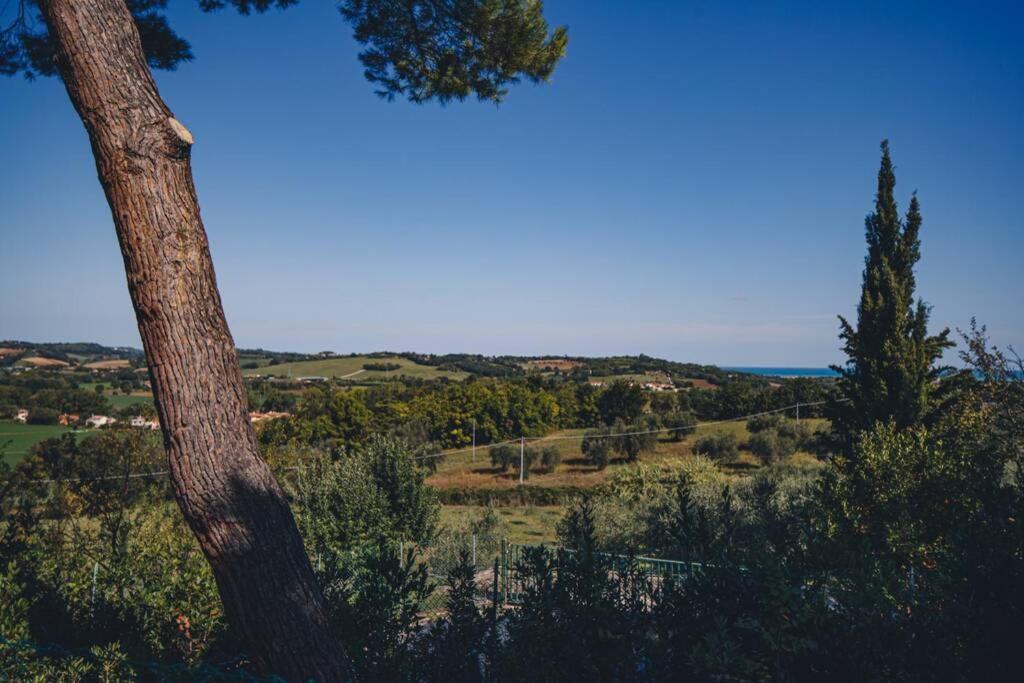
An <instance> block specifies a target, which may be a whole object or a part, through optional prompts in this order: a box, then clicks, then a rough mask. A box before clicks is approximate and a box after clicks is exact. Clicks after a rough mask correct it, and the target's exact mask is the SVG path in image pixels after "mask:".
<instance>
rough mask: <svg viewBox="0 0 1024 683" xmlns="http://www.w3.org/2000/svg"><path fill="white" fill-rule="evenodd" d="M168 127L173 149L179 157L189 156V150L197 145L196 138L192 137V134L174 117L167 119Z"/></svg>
mask: <svg viewBox="0 0 1024 683" xmlns="http://www.w3.org/2000/svg"><path fill="white" fill-rule="evenodd" d="M167 126H168V128H170V131H171V135H170V138H171V144H172V146H173V148H174V149H175V150H176V151H177V153H178V154H179V155H181V156H187V155H188V153H189V150H190V149H192V145H193V144H195V138H193V137H192V133H190V132H189V130H188V128H186V127H185V126H183V125H182V123H181V121H179V120H178V119H176V118H174V117H173V116H171V117H169V118H168V119H167Z"/></svg>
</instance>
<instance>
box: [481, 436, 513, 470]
mask: <svg viewBox="0 0 1024 683" xmlns="http://www.w3.org/2000/svg"><path fill="white" fill-rule="evenodd" d="M488 453H489V454H490V456H491V467H494V468H497V469H499V470H501V471H502V472H507V471H508V469H509V468H510V467H512V466H513V464H518V463H519V448H518V447H517V446H513V445H512V444H508V443H503V444H498V445H497V446H491V447H490V449H488Z"/></svg>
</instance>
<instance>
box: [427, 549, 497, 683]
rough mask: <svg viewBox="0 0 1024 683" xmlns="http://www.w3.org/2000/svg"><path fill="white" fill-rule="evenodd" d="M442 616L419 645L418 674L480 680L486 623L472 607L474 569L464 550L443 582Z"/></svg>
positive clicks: (485, 651)
mask: <svg viewBox="0 0 1024 683" xmlns="http://www.w3.org/2000/svg"><path fill="white" fill-rule="evenodd" d="M446 583H447V589H448V591H447V593H448V594H447V598H446V600H445V614H444V616H443V617H441V618H440V619H438V620H437V621H436V622H434V623H433V624H432V625H431V627H430V630H429V633H428V634H427V637H426V638H424V639H423V640H422V641H421V643H420V648H421V653H420V660H421V662H422V664H421V666H420V667H419V669H418V670H419V672H420V674H421V676H422V677H423V679H425V680H431V681H440V680H445V681H459V682H463V681H465V682H469V681H482V680H485V679H484V676H483V672H484V670H485V668H484V666H485V664H486V662H484V661H481V660H482V659H483V658H485V657H486V655H487V654H488V650H489V649H491V648H489V647H488V646H490V645H492V642H491V641H492V639H491V638H489V635H490V633H491V632H492V631H493V630H494V620H493V619H492V620H491V621H490V623H489V621H488V620H487V619H486V618H485V617H484V616H483V615H482V614H481V613H480V611H479V610H478V609H477V606H476V566H475V565H474V564H473V562H472V560H471V557H470V554H469V552H468V551H466V550H463V551H462V552H461V553H460V555H459V561H458V563H457V564H456V565H455V568H454V570H453V571H452V572H451V573H450V574H449V576H448V579H447V582H446Z"/></svg>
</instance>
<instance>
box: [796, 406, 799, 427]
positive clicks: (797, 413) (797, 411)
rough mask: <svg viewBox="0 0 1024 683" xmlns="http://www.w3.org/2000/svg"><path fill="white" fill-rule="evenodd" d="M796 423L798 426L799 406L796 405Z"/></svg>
mask: <svg viewBox="0 0 1024 683" xmlns="http://www.w3.org/2000/svg"><path fill="white" fill-rule="evenodd" d="M796 423H797V424H800V404H799V403H797V404H796Z"/></svg>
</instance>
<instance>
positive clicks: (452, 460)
mask: <svg viewBox="0 0 1024 683" xmlns="http://www.w3.org/2000/svg"><path fill="white" fill-rule="evenodd" d="M805 422H807V423H808V424H809V425H810V426H811V427H812V428H813V427H818V426H820V425H822V424H824V420H820V419H818V420H806V421H805ZM584 431H585V430H582V429H568V430H561V431H559V432H555V433H554V434H551V435H549V436H548V437H546V438H544V439H540V440H534V441H529V442H528V444H529V445H538V444H540V445H547V444H551V445H553V446H555V447H556V448H557V449H558V450H559V452H560V453H561V454H562V461H561V463H560V464H559V465H558V466H557V467H556V468H555V469H554V471H553V472H545V471H543V470H535V471H532V472H531V473H530V476H529V479H528V480H527V483H528V484H529V485H530V486H532V487H542V488H557V489H563V490H564V489H587V488H591V487H594V486H597V485H599V484H602V483H604V482H605V481H606V480H607V479H608V478H609V477H610V476H611V475H612V474H613V473H614V472H615V471H617V470H619V469H621V468H624V467H631V466H632V465H633V463H628V462H626V461H625V460H623V459H613V460H612V461H611V462H610V463H609V465H608V467H606V468H605V469H603V470H602V469H597V468H595V467H593V466H591V465H590V464H588V463H587V462H586V461H585V459H584V458H583V456H582V454H581V453H580V441H581V439H582V436H583V433H584ZM708 434H732V435H733V436H735V437H736V439H737V441H738V442H739V443H740V444H744V443H745V442H746V441H747V439H748V438H749V436H750V434H749V432H748V431H747V428H746V424H745V423H743V422H729V423H725V424H713V425H699V426H698V427H697V429H696V430H693V431H692V432H691V433H690V436H687V438H686V439H684V440H681V441H671V440H668V439H666V438H660V439H659V440H658V443H657V446H656V447H655V449H654V451H653V452H651V453H644V454H642V455H641V456H640V458H639V460H638V461H639V462H645V463H654V462H668V461H673V460H679V459H682V458H686V457H689V456H691V455H693V444H694V442H695V441H696V440H697V439H698V438H700V437H702V436H705V435H708ZM488 451H489V449H488V448H486V447H482V446H481V447H478V448H477V450H476V456H475V459H474V457H473V454H472V452H468V453H467V452H465V451H464V450H460V451H458V452H455V453H454V454H453V455H450V456H448V457H446V458H445V459H444V461H443V462H442V463H440V464H439V465H438V467H437V471H436V472H435V473H434V474H433V475H431V476H430V478H429V479H427V482H428V483H429V484H431V485H432V486H434V487H436V488H438V489H446V488H460V489H513V488H515V487H517V486H518V485H519V474H518V470H516V469H514V468H513V469H510V470H508V471H507V472H501V471H500V470H499V469H497V468H494V467H492V466H491V462H490V459H489V455H488ZM789 460H790V461H792V462H793V464H801V465H806V464H809V463H811V462H816V461H814V459H813V457H812V456H810V455H809V454H806V453H796V454H794V455H792V456H790V458H789ZM757 467H759V461H758V459H757V458H756V457H755V456H754V455H753V454H752V453H750V452H748V451H746V450H743V449H741V450H740V454H739V457H738V458H736V459H734V460H732V461H729V462H724V463H722V468H723V469H724V470H726V471H729V472H732V473H734V474H741V473H744V472H747V471H750V470H754V469H756V468H757Z"/></svg>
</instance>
